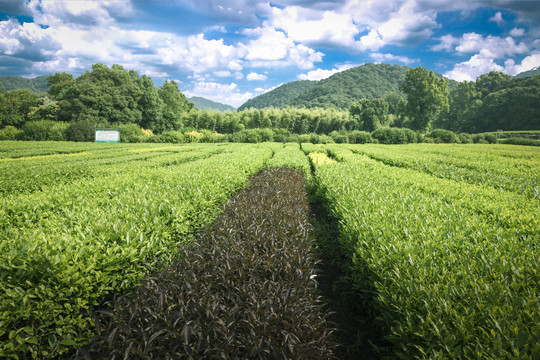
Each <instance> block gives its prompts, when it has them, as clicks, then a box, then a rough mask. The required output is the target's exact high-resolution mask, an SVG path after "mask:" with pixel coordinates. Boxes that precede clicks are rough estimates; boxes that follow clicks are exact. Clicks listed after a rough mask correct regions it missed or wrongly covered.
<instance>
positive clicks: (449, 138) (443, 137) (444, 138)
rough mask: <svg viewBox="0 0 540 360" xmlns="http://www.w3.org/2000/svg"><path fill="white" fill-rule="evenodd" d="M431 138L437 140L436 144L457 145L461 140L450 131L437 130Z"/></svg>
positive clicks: (430, 135) (432, 133) (431, 134)
mask: <svg viewBox="0 0 540 360" xmlns="http://www.w3.org/2000/svg"><path fill="white" fill-rule="evenodd" d="M429 137H431V138H433V139H435V142H439V143H457V142H459V138H458V137H457V135H456V134H455V133H454V132H453V131H450V130H444V129H435V130H433V131H432V132H431V133H430V134H429Z"/></svg>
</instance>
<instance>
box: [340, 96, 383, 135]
mask: <svg viewBox="0 0 540 360" xmlns="http://www.w3.org/2000/svg"><path fill="white" fill-rule="evenodd" d="M387 115H388V103H387V102H386V100H384V99H375V100H373V101H370V100H367V99H362V100H360V101H359V102H357V103H354V104H353V105H352V106H351V108H350V109H349V116H350V119H351V121H350V123H349V126H348V129H347V130H364V131H370V132H371V131H374V130H375V129H377V128H378V127H380V126H381V125H386V118H387Z"/></svg>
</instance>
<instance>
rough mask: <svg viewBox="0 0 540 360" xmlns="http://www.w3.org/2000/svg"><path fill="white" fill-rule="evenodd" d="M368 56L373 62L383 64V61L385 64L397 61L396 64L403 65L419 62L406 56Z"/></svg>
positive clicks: (378, 54)
mask: <svg viewBox="0 0 540 360" xmlns="http://www.w3.org/2000/svg"><path fill="white" fill-rule="evenodd" d="M369 56H370V57H371V58H372V59H373V60H375V61H378V62H384V61H387V62H393V61H397V62H400V63H403V64H407V65H408V64H412V63H415V62H419V61H420V60H419V59H411V58H409V57H407V56H399V55H392V54H381V53H372V54H369Z"/></svg>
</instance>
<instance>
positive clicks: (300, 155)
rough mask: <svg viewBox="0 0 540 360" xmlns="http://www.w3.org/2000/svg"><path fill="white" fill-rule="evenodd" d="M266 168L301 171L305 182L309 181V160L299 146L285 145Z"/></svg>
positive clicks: (293, 144)
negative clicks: (287, 168)
mask: <svg viewBox="0 0 540 360" xmlns="http://www.w3.org/2000/svg"><path fill="white" fill-rule="evenodd" d="M267 166H268V167H270V168H275V167H283V166H286V167H290V168H295V169H299V170H302V172H303V173H304V176H305V177H306V180H307V181H308V182H309V181H310V180H311V165H310V164H309V160H308V158H307V157H306V155H305V154H304V152H303V151H302V150H300V144H298V143H287V144H285V145H284V146H283V148H281V149H279V150H278V151H276V153H275V154H274V156H273V157H272V159H270V161H268V163H267Z"/></svg>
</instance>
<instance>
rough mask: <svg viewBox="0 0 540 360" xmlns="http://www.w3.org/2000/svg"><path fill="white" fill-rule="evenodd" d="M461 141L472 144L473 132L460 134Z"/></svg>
mask: <svg viewBox="0 0 540 360" xmlns="http://www.w3.org/2000/svg"><path fill="white" fill-rule="evenodd" d="M458 137H459V142H460V143H462V144H472V143H473V137H472V135H471V134H467V133H461V134H459V135H458Z"/></svg>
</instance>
